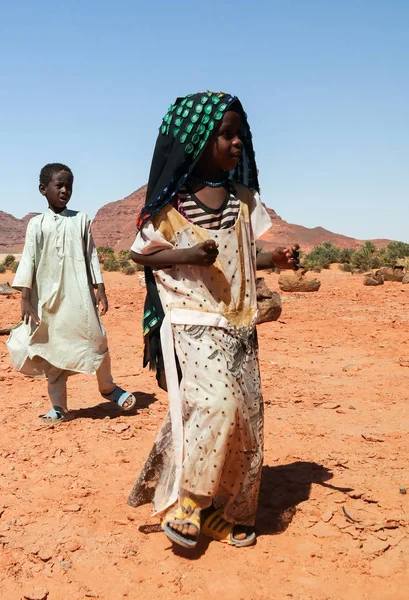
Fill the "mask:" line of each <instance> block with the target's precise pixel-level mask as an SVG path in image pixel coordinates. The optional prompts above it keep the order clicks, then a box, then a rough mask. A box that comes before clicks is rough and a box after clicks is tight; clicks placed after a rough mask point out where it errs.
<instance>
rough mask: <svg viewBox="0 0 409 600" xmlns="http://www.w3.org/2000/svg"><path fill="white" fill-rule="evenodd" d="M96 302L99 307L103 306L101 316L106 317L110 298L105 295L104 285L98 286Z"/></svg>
mask: <svg viewBox="0 0 409 600" xmlns="http://www.w3.org/2000/svg"><path fill="white" fill-rule="evenodd" d="M95 301H96V304H97V306H98V307H99V305H100V304H102V308H101V310H100V315H105V314H106V312H107V311H108V298H107V295H106V293H105V286H104V284H103V283H99V284H98V287H97V291H96V294H95Z"/></svg>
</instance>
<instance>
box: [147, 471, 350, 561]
mask: <svg viewBox="0 0 409 600" xmlns="http://www.w3.org/2000/svg"><path fill="white" fill-rule="evenodd" d="M332 477H333V475H332V473H331V471H330V470H329V469H327V468H326V467H324V466H322V465H319V464H317V463H314V462H302V461H299V462H294V463H290V464H288V465H282V466H278V467H270V466H265V467H263V473H262V478H261V488H260V498H259V508H258V514H257V520H256V530H257V534H258V535H259V536H260V535H276V534H278V533H282V532H284V531H285V530H286V529H287V527H288V526H289V525H290V523H291V521H292V519H293V517H294V515H295V512H296V510H297V505H298V504H300V503H301V502H305V501H306V500H308V499H309V497H310V493H311V486H312V484H313V483H315V484H317V485H322V486H325V487H328V488H331V489H334V490H338V491H342V492H348V491H351V489H352V488H338V487H335V486H333V485H331V484H329V483H326V482H327V481H328V480H330V479H332ZM139 530H140V531H141V532H142V533H145V534H150V533H159V532H161V527H160V525H142V526H141V527H140V528H139ZM210 543H212V542H211V540H209V539H207V538H205V537H204V536H201V538H200V540H199V543H198V545H197V547H196V548H195V550H193V551H188V550H184V549H183V548H180V547H178V546H176V545H173V546H172V550H173V552H174V553H175V554H177V555H178V556H181V557H184V558H186V559H188V560H197V559H199V558H200V557H201V556H202V555H203V554H204V553H205V552H206V550H207V548H208V546H209V544H210ZM215 543H217V542H215Z"/></svg>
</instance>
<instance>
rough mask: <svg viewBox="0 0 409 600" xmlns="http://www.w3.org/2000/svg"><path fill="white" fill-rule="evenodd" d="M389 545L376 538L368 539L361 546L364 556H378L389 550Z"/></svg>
mask: <svg viewBox="0 0 409 600" xmlns="http://www.w3.org/2000/svg"><path fill="white" fill-rule="evenodd" d="M389 546H390V544H388V542H384V541H383V540H380V539H378V538H374V537H370V538H368V539H367V540H365V541H364V543H363V544H362V550H363V551H364V552H365V554H375V555H376V556H380V555H381V554H383V553H384V552H386V550H387V549H388V548H389Z"/></svg>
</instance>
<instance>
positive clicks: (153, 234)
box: [131, 221, 173, 254]
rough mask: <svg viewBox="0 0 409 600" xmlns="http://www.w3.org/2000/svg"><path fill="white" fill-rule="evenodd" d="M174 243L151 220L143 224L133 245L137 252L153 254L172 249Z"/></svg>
mask: <svg viewBox="0 0 409 600" xmlns="http://www.w3.org/2000/svg"><path fill="white" fill-rule="evenodd" d="M172 249H173V244H171V242H168V241H167V239H166V238H165V237H164V235H163V234H162V233H161V232H160V231H158V230H157V229H155V227H154V225H153V223H151V222H150V221H149V222H148V223H147V224H146V225H144V226H143V228H142V229H141V230H140V231H139V233H138V235H137V236H136V238H135V241H134V243H133V244H132V246H131V250H132V251H133V252H136V254H153V253H154V252H158V250H172Z"/></svg>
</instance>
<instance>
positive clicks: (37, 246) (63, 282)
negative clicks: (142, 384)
mask: <svg viewBox="0 0 409 600" xmlns="http://www.w3.org/2000/svg"><path fill="white" fill-rule="evenodd" d="M99 283H103V279H102V275H101V270H100V266H99V262H98V256H97V251H96V248H95V245H94V242H93V239H92V235H91V228H90V220H89V218H88V216H87V215H86V214H85V213H83V212H76V211H72V210H68V209H64V210H63V211H62V212H61V213H59V214H56V213H54V212H53V211H52V210H50V209H48V210H47V211H46V212H45V213H44V214H41V215H38V216H36V217H34V218H33V219H31V220H30V222H29V224H28V227H27V233H26V240H25V245H24V251H23V255H22V258H21V261H20V264H19V267H18V269H17V273H16V276H15V279H14V282H13V287H15V288H17V289H22V288H30V290H31V304H32V306H33V308H34V310H35V311H36V312H37V314H38V317H39V318H40V321H41V322H40V325H38V326H37V325H35V324H34V323H33V322H32V321H31V320H30V323H29V324H28V325H26V324H24V323H21V324H20V325H19V326H18V327H17V328H16V329H13V330H12V332H11V334H10V337H9V339H8V340H7V346H8V349H9V352H10V356H11V359H12V361H13V364H14V366H15V367H16V369H18V370H19V371H21V372H22V373H24V374H25V375H31V376H44V375H46V374H47V371H48V369H49V368H50V365H52V366H53V367H56V368H58V369H63V370H67V371H71V372H77V373H88V374H94V373H95V372H96V371H97V369H98V367H99V366H100V364H101V362H102V360H103V358H104V355H105V354H106V353H107V351H108V348H107V339H106V334H105V330H104V328H103V326H102V324H101V321H100V319H99V315H98V310H97V307H96V304H95V295H94V291H93V285H97V284H99Z"/></svg>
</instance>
